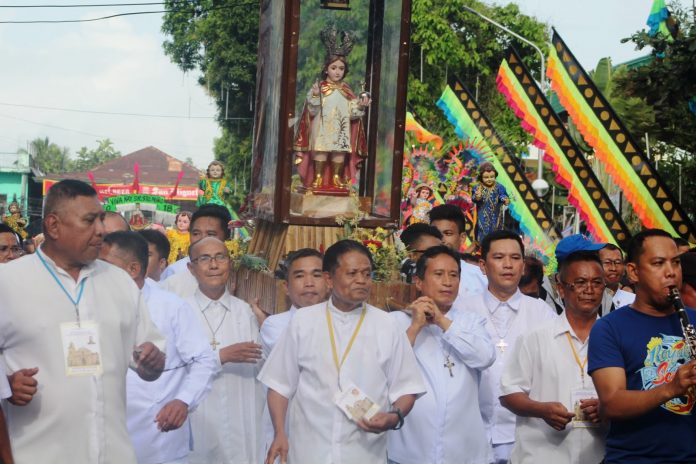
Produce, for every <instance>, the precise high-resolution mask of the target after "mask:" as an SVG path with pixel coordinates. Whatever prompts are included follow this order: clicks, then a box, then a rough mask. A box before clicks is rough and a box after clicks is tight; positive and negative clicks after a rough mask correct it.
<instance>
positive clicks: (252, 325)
mask: <svg viewBox="0 0 696 464" xmlns="http://www.w3.org/2000/svg"><path fill="white" fill-rule="evenodd" d="M187 302H188V303H189V304H190V305H191V307H193V308H194V311H196V312H198V324H199V326H200V327H201V328H202V330H203V332H204V333H205V337H206V340H207V341H208V342H209V343H211V342H212V340H213V339H214V340H215V341H216V342H217V343H219V345H217V347H216V350H215V354H216V356H215V359H216V363H217V364H218V366H219V367H220V370H219V371H218V373H217V375H216V376H215V377H214V379H213V383H212V389H211V391H210V393H208V395H207V396H206V398H205V399H204V400H203V401H202V402H201V403H200V404H199V406H198V409H196V410H195V411H194V412H193V413H191V416H190V417H191V428H192V430H193V452H192V453H191V454H190V455H189V457H188V460H189V463H190V464H208V463H218V462H220V463H222V462H230V463H235V464H258V463H259V462H261V461H262V460H263V459H262V457H261V456H259V455H258V453H259V450H260V449H261V448H262V434H261V414H262V412H263V405H264V401H265V395H264V391H263V387H262V386H261V384H260V383H259V382H258V381H257V380H256V375H257V374H258V372H259V369H260V366H261V362H259V363H256V364H251V363H236V362H229V363H225V364H222V365H221V364H220V350H221V349H222V348H224V347H227V346H229V345H233V344H235V343H242V342H255V343H258V341H259V326H258V322H257V320H256V316H254V314H253V312H252V311H251V307H250V306H249V305H248V304H247V303H245V302H244V301H242V300H240V299H239V298H236V297H234V296H232V295H230V294H229V293H228V292H225V293H224V294H223V295H222V296H221V297H220V298H219V299H218V300H212V299H210V298H208V297H207V296H205V295H204V294H203V293H202V292H201V291H200V289H197V290H196V291H195V292H194V294H193V295H191V296H190V297H189V298H187Z"/></svg>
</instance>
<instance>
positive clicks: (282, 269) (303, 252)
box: [275, 248, 324, 282]
mask: <svg viewBox="0 0 696 464" xmlns="http://www.w3.org/2000/svg"><path fill="white" fill-rule="evenodd" d="M309 257H315V258H319V261H322V265H323V261H324V255H323V254H321V252H320V251H319V250H315V249H314V248H300V249H299V250H295V251H291V252H290V253H288V256H287V257H286V258H285V259H284V260H282V261H281V262H280V263H278V270H276V272H275V276H276V278H277V279H282V280H285V281H286V282H287V280H288V278H289V277H290V276H289V274H288V271H290V267H292V264H293V263H294V262H295V261H297V260H298V259H302V258H309Z"/></svg>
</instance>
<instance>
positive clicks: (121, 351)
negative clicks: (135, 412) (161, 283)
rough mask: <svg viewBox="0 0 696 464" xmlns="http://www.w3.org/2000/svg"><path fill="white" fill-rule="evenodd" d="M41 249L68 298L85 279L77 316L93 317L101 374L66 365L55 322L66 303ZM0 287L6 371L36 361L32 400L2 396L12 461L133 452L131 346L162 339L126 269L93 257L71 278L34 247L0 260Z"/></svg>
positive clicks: (125, 457) (91, 463)
mask: <svg viewBox="0 0 696 464" xmlns="http://www.w3.org/2000/svg"><path fill="white" fill-rule="evenodd" d="M38 253H41V255H39V254H38ZM40 258H43V259H44V260H45V262H46V266H48V267H49V268H50V269H51V270H52V271H53V272H54V274H55V276H56V278H57V279H58V280H59V281H60V283H61V284H62V286H63V287H64V288H65V289H66V291H67V292H68V293H69V294H70V295H71V298H73V299H76V298H77V295H78V294H79V288H80V286H81V285H82V283H83V282H84V292H83V294H82V298H81V299H80V302H79V314H80V320H81V321H82V322H88V321H89V322H94V323H96V324H97V325H98V330H99V338H100V347H101V356H100V361H101V364H102V366H103V373H102V374H101V375H85V376H79V377H68V376H67V375H66V372H65V360H64V357H63V356H64V353H63V342H62V336H61V324H62V323H74V322H75V321H76V311H75V305H74V304H73V303H72V302H71V301H70V300H69V299H68V296H67V295H66V294H65V293H64V292H63V290H61V287H60V286H59V284H58V283H57V282H56V281H55V280H54V278H53V277H52V275H51V274H50V273H49V271H48V270H47V269H46V267H45V266H44V264H42V262H41V260H40ZM0 294H1V295H2V296H3V298H2V300H1V301H0V350H2V353H3V357H4V360H5V364H6V366H7V368H8V372H14V371H17V370H19V369H22V368H26V367H34V366H37V367H38V368H39V372H38V373H37V374H36V376H35V378H36V380H37V381H38V384H39V390H38V392H37V393H36V394H35V395H34V397H33V399H32V401H31V402H30V403H29V404H28V405H26V406H14V405H12V404H7V405H6V410H5V412H6V415H7V424H8V429H9V433H10V440H11V442H12V448H13V453H14V455H15V460H16V462H37V463H44V462H61V463H62V462H66V463H67V462H69V463H77V464H82V463H84V464H98V463H112V462H134V461H135V454H134V451H133V446H132V445H131V442H130V438H129V436H128V431H127V429H126V373H127V371H128V366H129V363H130V362H131V361H132V356H133V348H134V347H136V346H138V345H140V344H142V343H144V342H145V341H151V342H153V343H155V344H156V345H158V346H160V347H161V349H164V339H163V337H162V335H161V334H160V333H159V332H158V331H157V329H156V328H155V326H154V325H153V324H152V322H151V320H150V316H149V314H148V310H147V307H146V305H145V302H144V300H143V298H142V296H141V294H140V290H139V289H138V287H137V286H136V285H135V282H133V279H131V278H130V276H129V275H128V274H126V272H124V271H123V270H121V269H119V268H117V267H115V266H112V265H111V264H108V263H106V262H104V261H100V260H96V261H94V262H92V263H90V264H88V265H86V266H84V267H83V268H82V269H81V270H80V273H79V276H78V279H77V281H75V279H73V278H72V277H71V276H70V275H69V274H68V273H67V272H66V271H65V270H63V269H62V268H60V267H58V266H57V265H56V263H55V262H54V261H53V260H52V259H51V258H50V257H49V256H47V255H46V254H45V253H43V249H39V250H38V251H37V253H35V254H33V255H30V256H26V257H23V258H21V259H17V260H14V261H12V262H10V263H7V264H3V265H2V266H0Z"/></svg>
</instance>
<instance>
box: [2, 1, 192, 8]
mask: <svg viewBox="0 0 696 464" xmlns="http://www.w3.org/2000/svg"><path fill="white" fill-rule="evenodd" d="M182 3H186V2H185V1H184V2H182ZM165 4H166V3H165V2H143V3H92V4H82V5H79V4H78V5H76V4H68V5H0V8H97V7H106V6H116V7H118V6H149V5H165Z"/></svg>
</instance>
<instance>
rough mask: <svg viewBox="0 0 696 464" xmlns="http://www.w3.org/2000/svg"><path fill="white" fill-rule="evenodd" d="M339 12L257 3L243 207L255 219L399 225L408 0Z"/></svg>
mask: <svg viewBox="0 0 696 464" xmlns="http://www.w3.org/2000/svg"><path fill="white" fill-rule="evenodd" d="M341 3H343V2H341ZM345 3H349V6H347V7H346V8H344V7H341V8H324V7H322V6H325V5H326V4H327V3H326V2H322V1H320V0H311V1H310V0H304V1H300V0H268V1H262V2H261V16H260V24H259V57H258V72H257V95H256V115H255V127H254V144H253V162H252V203H251V204H252V208H253V210H254V213H255V216H256V217H258V218H260V219H264V220H267V221H270V222H273V223H284V224H297V225H326V226H329V225H336V217H337V216H342V217H344V218H350V217H355V216H358V217H362V221H361V224H362V225H363V226H368V227H369V226H378V225H379V226H394V225H396V224H397V223H398V220H399V202H400V188H401V169H402V157H403V146H404V144H403V140H404V125H405V113H406V109H405V108H406V88H407V81H408V76H407V73H408V51H409V33H410V8H411V5H410V0H389V1H387V0H351V1H350V2H345ZM332 63H333V64H332ZM332 66H333V68H332ZM337 68H340V69H339V70H338V71H336V69H337ZM341 69H342V71H341ZM332 73H333V74H332Z"/></svg>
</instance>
